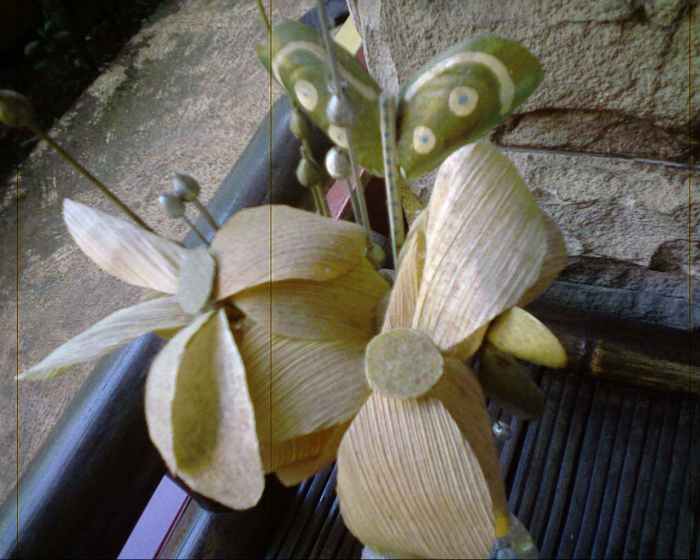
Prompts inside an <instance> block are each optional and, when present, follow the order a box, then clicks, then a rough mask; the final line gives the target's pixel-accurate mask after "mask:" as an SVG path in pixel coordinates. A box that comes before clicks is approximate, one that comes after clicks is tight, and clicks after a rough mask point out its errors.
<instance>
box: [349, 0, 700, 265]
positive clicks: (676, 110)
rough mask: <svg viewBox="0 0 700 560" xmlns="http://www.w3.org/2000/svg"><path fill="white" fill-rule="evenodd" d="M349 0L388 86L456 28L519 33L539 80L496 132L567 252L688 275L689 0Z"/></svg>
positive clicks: (698, 56)
mask: <svg viewBox="0 0 700 560" xmlns="http://www.w3.org/2000/svg"><path fill="white" fill-rule="evenodd" d="M352 9H353V17H354V18H355V21H356V23H357V25H358V28H359V29H360V30H361V32H362V33H363V36H364V40H365V50H366V55H367V61H368V65H369V67H370V70H371V71H372V73H373V74H374V75H375V76H376V77H377V79H378V81H379V82H380V83H381V84H382V86H383V87H389V88H392V89H394V90H396V89H397V88H398V85H399V84H400V83H404V82H405V81H406V80H407V79H408V78H409V77H410V76H411V75H412V74H413V73H414V72H415V71H417V70H418V69H419V68H420V67H421V66H422V65H423V64H425V63H426V62H427V61H428V60H429V59H430V58H431V57H433V56H434V55H436V54H437V53H439V52H441V51H443V50H444V49H446V48H448V47H450V46H452V45H453V44H455V43H456V42H458V41H461V40H463V39H464V38H467V37H470V36H475V35H478V34H481V33H497V34H500V35H503V36H506V37H510V38H513V39H516V40H519V41H521V42H522V43H523V44H525V45H526V46H527V47H528V48H530V49H531V50H532V51H533V52H534V53H535V54H537V56H538V57H539V58H540V60H541V61H542V63H543V66H544V68H545V79H544V81H543V83H542V85H541V86H540V87H539V89H538V90H537V92H535V94H534V95H533V96H532V98H531V99H530V100H528V102H527V103H526V104H525V105H523V106H522V107H521V108H520V109H519V113H518V114H517V115H514V116H513V117H512V118H511V119H510V120H509V121H508V122H507V123H505V124H504V125H503V126H502V127H500V128H499V129H497V130H496V131H495V132H494V134H493V136H492V140H493V141H495V142H496V143H498V144H501V145H503V146H505V147H513V148H519V150H517V151H514V150H509V155H510V156H511V157H512V159H513V160H514V161H515V163H516V165H517V166H518V168H519V169H520V170H521V172H522V174H523V175H524V177H525V179H526V181H527V183H528V184H529V185H530V187H531V189H532V190H533V192H534V193H535V195H536V196H537V198H538V200H539V201H540V203H541V204H542V206H543V207H544V208H545V209H546V210H547V211H548V212H549V213H550V214H551V215H552V216H553V217H554V218H555V220H556V221H557V222H558V223H559V225H560V226H561V227H562V229H563V230H564V233H565V235H566V239H567V242H568V245H569V250H570V252H571V254H573V255H583V256H589V257H606V258H613V259H620V260H622V261H624V262H628V263H634V264H636V265H642V266H645V267H651V268H653V269H655V270H660V271H667V272H676V273H679V272H681V271H684V272H687V271H688V269H689V266H690V268H691V271H696V273H697V267H698V264H697V260H698V256H697V253H698V251H697V246H698V240H699V239H700V238H699V235H700V234H699V232H698V229H699V226H698V222H699V220H700V212H699V211H698V210H697V198H698V193H699V192H700V189H699V188H698V181H697V176H698V174H699V173H698V170H697V168H696V169H695V171H694V174H693V175H694V178H692V177H691V172H690V164H691V163H692V161H697V155H698V146H700V140H699V139H700V6H699V5H698V1H697V0H605V1H603V0H601V1H597V2H570V1H566V0H513V1H511V2H501V1H499V0H473V1H470V2H463V1H461V0H444V1H442V2H430V1H428V0H401V1H399V0H352ZM691 25H692V28H691ZM691 55H693V56H691ZM691 68H692V72H691ZM691 76H692V80H693V82H692V84H691V83H690V77H691ZM692 155H694V156H695V158H694V160H693V159H691V156H692ZM597 156H604V157H597ZM642 159H643V160H645V161H639V160H642ZM430 184H431V181H430V179H429V178H428V179H423V180H421V181H420V182H419V183H418V184H417V185H416V186H417V187H418V188H423V187H425V186H427V185H430ZM428 194H429V189H427V190H425V191H424V192H423V193H422V196H423V197H424V198H426V197H427V196H428ZM690 199H692V200H693V204H694V205H692V206H689V200H690ZM689 208H692V211H691V210H690V209H689ZM691 212H692V215H691ZM689 234H690V238H689Z"/></svg>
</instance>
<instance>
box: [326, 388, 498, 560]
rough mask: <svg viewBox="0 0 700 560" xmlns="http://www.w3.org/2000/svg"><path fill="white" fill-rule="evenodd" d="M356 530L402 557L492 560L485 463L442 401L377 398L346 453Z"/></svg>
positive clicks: (348, 502) (346, 499) (349, 512)
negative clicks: (487, 558) (483, 469)
mask: <svg viewBox="0 0 700 560" xmlns="http://www.w3.org/2000/svg"><path fill="white" fill-rule="evenodd" d="M337 490H338V495H339V497H340V509H341V513H342V515H343V519H344V521H345V524H346V525H347V527H348V529H350V531H351V532H352V533H353V534H354V535H355V536H356V537H357V538H358V539H359V540H360V541H362V542H363V543H365V544H366V545H369V546H370V547H372V548H374V549H376V550H383V551H387V552H391V553H393V554H395V555H398V556H399V557H404V556H416V557H419V558H485V557H487V556H488V554H489V551H490V549H491V546H492V544H493V539H494V535H495V529H494V516H493V507H492V502H491V496H490V493H489V487H488V484H487V481H486V479H485V477H484V474H483V472H482V470H481V467H480V465H479V461H478V459H477V457H476V455H475V454H474V451H473V450H472V448H471V447H470V445H469V443H468V442H467V440H466V439H465V438H464V437H463V435H462V432H461V431H460V429H459V427H458V426H457V424H456V423H455V421H454V420H453V419H452V417H451V415H450V413H449V412H448V411H447V409H446V408H445V406H444V405H443V404H442V402H441V401H440V400H439V399H436V398H430V397H428V398H422V399H418V400H409V401H401V400H396V399H390V398H386V397H382V396H381V395H378V394H373V395H372V396H371V397H370V398H369V399H368V401H367V403H366V404H365V406H363V407H362V410H361V411H360V413H359V414H358V415H357V417H356V418H355V419H354V420H353V422H352V424H351V426H350V429H349V430H348V431H347V433H346V434H345V436H344V437H343V440H342V443H341V445H340V449H339V451H338V486H337Z"/></svg>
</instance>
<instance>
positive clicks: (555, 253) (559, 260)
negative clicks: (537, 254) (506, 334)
mask: <svg viewBox="0 0 700 560" xmlns="http://www.w3.org/2000/svg"><path fill="white" fill-rule="evenodd" d="M542 217H543V218H544V224H545V229H546V233H547V254H546V255H545V257H544V262H543V263H542V269H541V270H540V275H539V277H538V278H537V281H536V282H535V283H534V284H533V285H532V286H531V287H530V288H528V290H527V292H525V293H524V294H523V296H522V297H521V298H520V301H519V302H518V307H525V306H526V305H527V304H528V303H530V302H531V301H534V300H535V299H537V297H538V296H539V295H540V294H541V293H542V292H544V291H545V290H546V289H547V288H549V286H550V285H551V284H552V282H554V280H555V279H556V277H557V276H559V273H560V272H561V271H562V270H564V269H565V268H566V265H567V262H568V256H567V254H566V243H564V237H562V234H561V230H560V229H559V226H558V225H557V224H556V222H555V221H554V220H552V218H550V217H549V216H548V215H547V214H545V213H543V214H542Z"/></svg>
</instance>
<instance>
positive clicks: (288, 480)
mask: <svg viewBox="0 0 700 560" xmlns="http://www.w3.org/2000/svg"><path fill="white" fill-rule="evenodd" d="M349 426H350V423H349V422H345V423H343V424H338V425H337V426H334V427H332V428H330V429H328V430H324V431H322V432H318V433H319V434H320V435H321V438H322V443H321V451H320V453H318V454H317V455H316V456H314V457H310V458H308V459H305V460H303V461H297V462H295V463H291V464H289V465H285V466H284V467H280V468H279V469H277V473H276V474H277V478H278V479H279V480H280V482H281V483H282V484H284V485H285V486H295V485H296V484H299V483H300V482H302V481H303V480H306V479H307V478H309V477H310V476H313V475H314V474H316V473H317V472H318V471H320V470H321V469H324V468H325V467H327V466H328V465H330V464H331V463H332V462H333V461H335V458H336V455H337V454H338V447H339V446H340V442H341V440H342V439H343V436H344V435H345V432H346V431H347V429H348V427H349Z"/></svg>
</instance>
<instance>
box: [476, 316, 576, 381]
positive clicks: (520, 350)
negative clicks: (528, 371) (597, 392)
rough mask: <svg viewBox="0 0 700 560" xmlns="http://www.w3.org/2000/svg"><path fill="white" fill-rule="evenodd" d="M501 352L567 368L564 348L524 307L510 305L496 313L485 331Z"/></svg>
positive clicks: (541, 364)
mask: <svg viewBox="0 0 700 560" xmlns="http://www.w3.org/2000/svg"><path fill="white" fill-rule="evenodd" d="M486 338H487V339H488V341H489V342H490V343H491V344H493V345H494V346H495V347H496V348H498V349H499V350H501V351H502V352H507V353H508V354H512V355H513V356H515V357H516V358H520V359H521V360H525V361H526V362H530V363H532V364H537V365H540V366H545V367H549V368H563V367H566V350H564V347H563V346H562V345H561V342H559V340H558V339H557V337H556V336H554V334H552V331H550V330H549V329H548V328H547V327H545V326H544V325H543V324H542V323H541V322H540V320H539V319H537V317H535V316H533V315H531V314H530V313H528V312H527V311H525V310H524V309H520V308H519V307H513V308H512V309H509V310H508V311H506V312H505V313H502V314H501V315H499V316H498V317H497V318H496V320H495V321H493V323H491V327H490V328H489V331H488V333H487V334H486Z"/></svg>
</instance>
